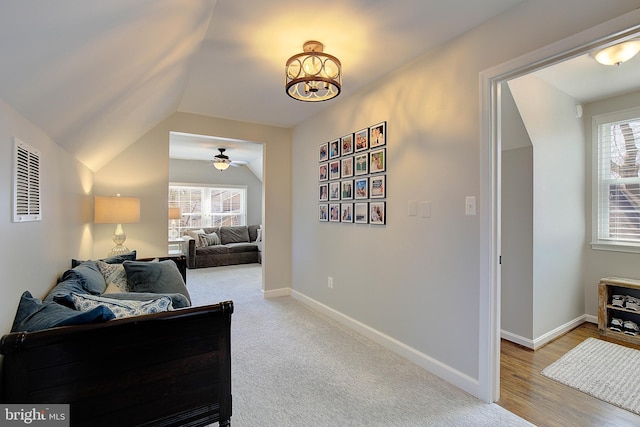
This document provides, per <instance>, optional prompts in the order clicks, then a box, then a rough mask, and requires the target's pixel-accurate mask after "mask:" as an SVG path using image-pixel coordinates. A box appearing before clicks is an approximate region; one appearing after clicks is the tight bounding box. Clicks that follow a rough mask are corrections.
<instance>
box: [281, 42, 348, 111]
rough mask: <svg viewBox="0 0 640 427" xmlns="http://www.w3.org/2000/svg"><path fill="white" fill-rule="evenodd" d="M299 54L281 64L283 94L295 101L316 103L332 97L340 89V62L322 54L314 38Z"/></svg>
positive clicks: (322, 48)
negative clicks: (283, 69) (285, 92)
mask: <svg viewBox="0 0 640 427" xmlns="http://www.w3.org/2000/svg"><path fill="white" fill-rule="evenodd" d="M302 50H303V51H304V52H303V53H299V54H297V55H293V56H292V57H291V58H289V60H288V61H287V63H286V66H285V89H286V91H287V95H289V96H290V97H292V98H293V99H297V100H298V101H307V102H318V101H326V100H329V99H332V98H335V97H336V96H338V95H339V94H340V90H341V89H342V64H340V60H338V58H336V57H335V56H332V55H329V54H327V53H324V52H323V51H324V45H323V44H322V43H320V42H318V41H314V40H312V41H308V42H306V43H305V44H304V45H303V47H302Z"/></svg>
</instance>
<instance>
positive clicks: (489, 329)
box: [480, 11, 640, 402]
mask: <svg viewBox="0 0 640 427" xmlns="http://www.w3.org/2000/svg"><path fill="white" fill-rule="evenodd" d="M632 15H633V16H632ZM631 16H632V17H631ZM639 20H640V11H634V12H632V13H629V14H627V15H624V16H623V17H620V18H618V19H614V20H612V21H609V22H607V23H605V24H603V25H600V26H598V27H595V28H592V29H589V30H587V31H584V32H582V33H579V34H577V35H575V36H573V37H571V38H569V39H565V40H562V41H560V42H558V43H554V44H552V45H550V46H547V47H545V48H543V49H540V50H538V51H535V52H533V53H531V54H527V55H524V56H522V57H520V58H517V59H516V60H514V61H510V62H509V63H505V64H502V65H499V66H497V67H494V68H492V69H489V70H486V71H485V72H483V73H481V75H480V77H481V98H482V107H483V108H482V117H481V195H482V196H481V210H480V213H481V253H482V258H481V266H480V276H481V280H480V284H481V301H480V311H481V330H480V334H481V346H480V363H481V369H480V384H481V385H483V386H482V390H481V394H482V397H483V398H484V399H485V400H486V401H489V402H495V401H496V400H498V398H499V396H500V330H501V301H500V300H501V283H502V279H501V255H502V248H501V206H502V200H501V198H502V187H501V171H502V165H501V162H502V155H501V145H502V141H501V127H500V124H501V123H500V116H501V115H500V113H501V85H502V84H503V83H504V82H507V81H509V80H512V79H515V78H517V77H521V76H524V75H527V74H530V73H532V72H534V71H538V70H541V69H543V68H546V67H549V66H552V65H554V64H558V63H561V62H563V61H566V60H568V59H572V58H576V57H578V56H581V55H584V54H586V53H589V52H591V51H594V50H596V49H597V48H598V47H602V46H606V45H612V44H615V43H616V42H619V41H621V40H623V39H629V38H632V37H634V36H636V35H637V33H638V31H639V29H640V26H639V25H635V26H634V27H632V28H629V24H628V23H629V22H639Z"/></svg>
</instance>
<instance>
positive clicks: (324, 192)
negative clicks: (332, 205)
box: [318, 184, 329, 202]
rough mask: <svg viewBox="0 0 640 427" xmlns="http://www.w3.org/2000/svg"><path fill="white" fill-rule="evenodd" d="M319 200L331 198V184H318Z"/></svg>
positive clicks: (323, 200) (324, 200)
mask: <svg viewBox="0 0 640 427" xmlns="http://www.w3.org/2000/svg"><path fill="white" fill-rule="evenodd" d="M318 200H319V201H321V202H326V201H327V200H329V184H320V185H319V186H318Z"/></svg>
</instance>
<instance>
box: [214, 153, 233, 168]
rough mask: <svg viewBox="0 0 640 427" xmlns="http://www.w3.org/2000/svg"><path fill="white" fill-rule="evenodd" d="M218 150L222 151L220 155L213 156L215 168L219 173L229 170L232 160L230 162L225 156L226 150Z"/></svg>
mask: <svg viewBox="0 0 640 427" xmlns="http://www.w3.org/2000/svg"><path fill="white" fill-rule="evenodd" d="M218 150H219V151H220V154H218V155H216V156H213V160H212V162H213V167H214V168H216V169H218V170H219V171H224V170H227V169H228V168H229V165H230V164H231V160H229V156H227V155H225V154H224V152H225V151H226V148H218Z"/></svg>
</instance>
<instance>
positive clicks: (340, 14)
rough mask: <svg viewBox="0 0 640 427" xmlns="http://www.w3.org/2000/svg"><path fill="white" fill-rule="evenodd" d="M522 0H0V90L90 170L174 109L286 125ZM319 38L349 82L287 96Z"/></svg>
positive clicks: (333, 101)
mask: <svg viewBox="0 0 640 427" xmlns="http://www.w3.org/2000/svg"><path fill="white" fill-rule="evenodd" d="M520 1H521V0H483V1H477V0H448V1H446V2H445V1H426V0H394V1H380V0H326V1H322V2H317V1H312V0H297V1H295V2H292V1H288V0H260V1H256V0H218V1H215V0H92V1H77V0H21V1H4V2H3V3H2V6H0V98H2V99H3V100H4V101H6V102H7V103H8V104H10V105H11V106H12V107H13V108H15V109H16V110H17V111H19V112H20V113H21V114H22V115H24V116H25V117H27V118H28V119H29V120H31V121H32V122H33V123H34V124H36V125H37V126H38V127H39V128H41V129H42V130H44V131H45V132H46V133H47V134H48V135H49V136H50V137H51V138H52V139H53V140H54V141H55V142H56V143H57V144H59V145H61V146H62V147H64V148H65V149H66V150H67V151H69V152H70V153H72V154H73V155H75V156H76V157H77V158H78V159H79V160H80V161H82V162H83V163H84V164H86V165H87V166H88V167H89V168H91V169H92V170H94V171H96V170H99V169H100V168H101V167H102V166H103V165H105V164H106V163H107V162H109V160H111V159H112V158H113V157H114V156H115V155H117V154H118V153H119V152H121V151H122V150H123V149H125V148H126V147H127V146H128V145H130V144H131V143H133V142H135V141H136V140H137V139H138V138H140V137H141V136H142V135H143V134H144V133H146V132H147V131H148V130H150V129H151V128H152V127H153V126H155V125H157V124H158V123H159V122H161V121H162V120H163V119H164V118H166V117H167V116H169V115H170V114H172V113H174V112H176V111H184V112H190V113H197V114H203V115H209V116H215V117H220V118H227V119H233V120H240V121H247V122H253V123H260V124H268V125H274V126H280V127H291V126H294V125H295V124H297V123H299V122H301V121H302V120H305V119H307V118H309V117H311V116H312V115H314V114H316V113H317V112H319V111H320V110H321V109H323V108H327V107H330V106H331V105H334V104H335V103H336V102H340V99H341V98H345V97H347V96H349V94H351V93H354V92H355V91H356V90H358V89H360V88H362V87H364V86H366V85H368V84H370V83H371V82H373V81H375V80H376V79H379V78H381V77H382V76H384V75H385V74H387V73H389V72H391V71H392V70H394V69H397V68H399V67H400V66H402V65H403V64H406V63H407V62H409V61H411V60H412V59H414V58H416V57H418V56H419V55H421V54H422V53H424V52H426V51H428V50H429V49H432V48H433V47H435V46H437V45H440V44H442V43H444V42H446V41H448V40H450V39H452V38H454V37H456V36H458V35H460V34H462V33H464V32H466V31H468V30H469V29H471V28H473V27H475V26H477V25H479V24H481V23H482V22H484V21H486V20H488V19H490V18H492V17H493V16H495V15H498V14H500V13H501V12H503V11H505V10H506V9H508V8H511V7H513V6H514V5H516V4H517V3H520ZM311 39H315V40H320V41H321V42H323V43H324V44H325V50H326V51H327V52H328V53H331V54H333V55H335V56H337V57H338V58H339V59H340V60H341V61H342V64H343V70H344V78H343V92H342V94H341V95H340V97H338V98H337V99H335V100H332V101H327V102H323V103H318V104H310V103H300V102H299V101H294V100H292V99H290V98H288V97H287V96H286V94H285V92H284V87H283V81H284V77H283V72H284V63H285V61H286V59H287V58H288V57H290V56H291V55H294V54H296V53H299V52H300V51H301V49H302V44H303V43H304V42H305V41H307V40H311Z"/></svg>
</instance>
